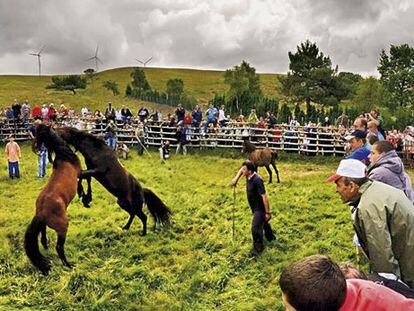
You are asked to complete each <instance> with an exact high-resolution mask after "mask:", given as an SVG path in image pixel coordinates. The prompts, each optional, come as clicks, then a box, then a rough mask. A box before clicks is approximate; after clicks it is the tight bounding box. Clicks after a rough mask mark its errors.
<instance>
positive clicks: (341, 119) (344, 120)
mask: <svg viewBox="0 0 414 311" xmlns="http://www.w3.org/2000/svg"><path fill="white" fill-rule="evenodd" d="M348 123H349V119H348V116H347V115H346V114H345V112H342V113H341V115H340V116H339V117H338V119H336V122H335V124H336V126H340V125H342V126H343V127H347V126H348Z"/></svg>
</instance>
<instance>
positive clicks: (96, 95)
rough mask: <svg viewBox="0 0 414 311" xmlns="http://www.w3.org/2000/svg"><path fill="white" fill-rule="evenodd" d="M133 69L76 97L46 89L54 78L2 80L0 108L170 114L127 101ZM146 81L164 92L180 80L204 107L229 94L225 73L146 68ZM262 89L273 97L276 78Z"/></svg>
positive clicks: (264, 77)
mask: <svg viewBox="0 0 414 311" xmlns="http://www.w3.org/2000/svg"><path fill="white" fill-rule="evenodd" d="M131 70H132V67H128V68H116V69H111V70H106V71H103V72H100V73H99V74H98V75H97V76H96V78H95V79H94V80H93V81H92V83H91V84H89V85H88V87H87V88H86V89H85V90H79V91H78V94H77V95H73V94H72V93H71V92H70V91H65V92H61V91H55V90H51V89H46V88H45V87H46V86H47V85H48V84H50V83H51V76H43V77H38V76H15V75H10V76H7V75H5V76H0V107H3V108H4V107H8V106H10V105H11V103H12V102H13V99H14V98H17V99H18V100H19V101H23V100H24V99H26V98H27V99H29V102H30V103H31V104H32V106H33V104H43V103H50V102H53V103H55V105H60V104H62V103H64V104H65V105H67V106H71V107H74V108H75V109H76V110H79V109H80V108H81V107H83V106H87V107H89V108H91V109H103V108H105V107H106V104H107V102H109V101H112V102H113V103H114V104H115V106H116V107H119V106H121V105H122V104H125V105H126V106H128V107H130V108H132V109H133V111H136V109H138V108H139V107H140V106H141V105H143V104H145V105H146V106H147V107H151V108H153V109H159V110H161V111H163V112H166V111H170V110H171V107H168V106H165V105H157V104H152V103H144V102H141V101H139V100H131V99H128V98H125V97H124V93H125V87H126V85H127V84H128V83H129V82H130V80H131V78H130V73H131ZM144 71H145V74H146V76H147V79H148V81H149V83H150V85H151V87H152V88H155V89H157V90H160V91H164V90H165V85H166V82H167V80H168V79H173V78H179V79H182V80H183V81H184V88H185V91H186V92H187V93H188V94H190V95H192V96H194V97H195V98H196V99H197V100H198V101H199V103H200V104H201V105H203V106H205V105H206V104H207V103H208V100H209V99H211V98H212V97H213V96H214V92H216V93H218V94H221V93H223V92H225V91H226V90H227V86H226V85H225V84H224V79H223V72H222V71H209V70H194V69H167V68H149V67H147V68H144ZM260 78H261V82H262V89H263V92H264V94H265V95H266V96H269V97H274V96H275V95H277V93H276V83H279V82H278V80H277V75H276V74H260ZM106 80H113V81H116V82H118V84H119V90H120V92H121V95H118V96H113V95H112V93H111V92H110V91H108V90H106V89H105V88H103V87H102V83H103V82H104V81H106Z"/></svg>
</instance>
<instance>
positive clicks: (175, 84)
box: [166, 79, 184, 100]
mask: <svg viewBox="0 0 414 311" xmlns="http://www.w3.org/2000/svg"><path fill="white" fill-rule="evenodd" d="M166 92H167V94H168V98H171V99H175V100H179V99H180V97H181V95H182V94H183V93H184V82H183V80H181V79H169V80H168V81H167V91H166Z"/></svg>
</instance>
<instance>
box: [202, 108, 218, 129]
mask: <svg viewBox="0 0 414 311" xmlns="http://www.w3.org/2000/svg"><path fill="white" fill-rule="evenodd" d="M206 115H207V120H206V124H205V125H204V133H207V129H208V126H209V125H210V123H213V124H214V127H216V126H217V116H218V110H217V108H216V107H214V106H213V104H210V107H209V108H208V109H207V111H206Z"/></svg>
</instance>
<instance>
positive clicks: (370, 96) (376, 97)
mask: <svg viewBox="0 0 414 311" xmlns="http://www.w3.org/2000/svg"><path fill="white" fill-rule="evenodd" d="M381 94H382V91H381V84H380V83H379V81H378V80H377V79H376V78H375V77H368V78H366V79H363V80H361V81H360V82H359V83H358V86H357V91H356V95H355V97H354V98H353V101H354V102H355V103H357V104H358V108H359V110H360V111H361V112H369V111H371V109H372V108H374V107H377V106H378V105H379V103H380V102H381V97H382V95H381Z"/></svg>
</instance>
